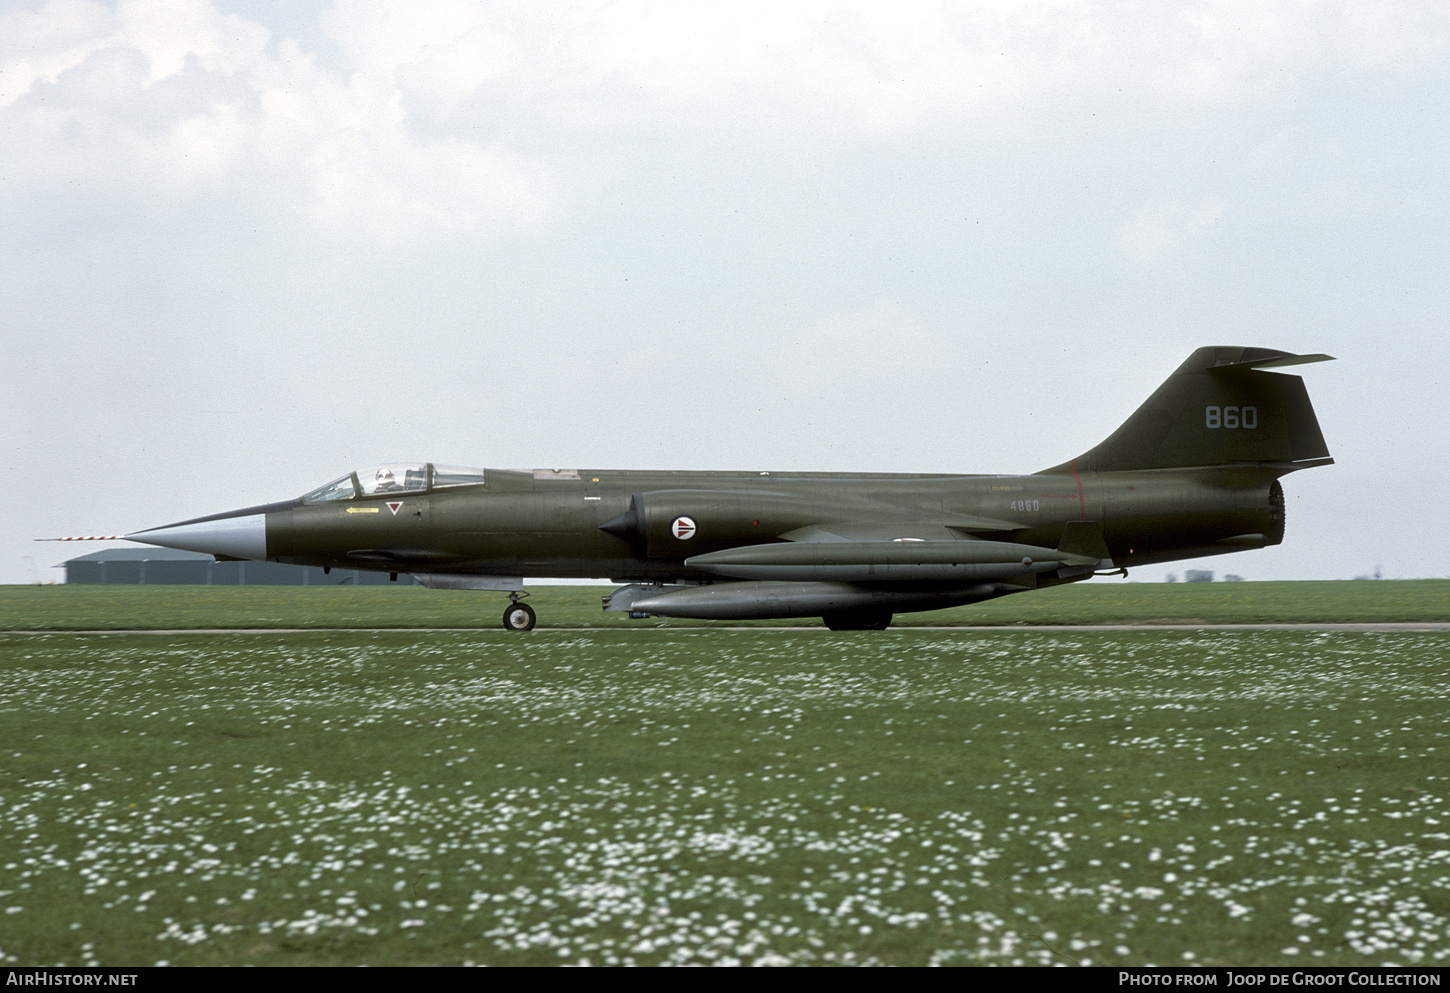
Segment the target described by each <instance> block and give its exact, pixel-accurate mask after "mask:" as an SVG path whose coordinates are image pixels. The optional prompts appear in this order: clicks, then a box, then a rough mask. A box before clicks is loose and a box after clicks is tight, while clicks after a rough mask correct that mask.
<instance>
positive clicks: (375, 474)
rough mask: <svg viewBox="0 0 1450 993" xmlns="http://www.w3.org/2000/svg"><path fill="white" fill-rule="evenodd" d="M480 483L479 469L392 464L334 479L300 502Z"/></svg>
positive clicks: (319, 501) (480, 472) (428, 463)
mask: <svg viewBox="0 0 1450 993" xmlns="http://www.w3.org/2000/svg"><path fill="white" fill-rule="evenodd" d="M483 481H484V480H483V470H482V469H472V468H469V467H467V466H458V465H434V464H433V463H432V462H393V463H390V464H388V465H380V466H375V467H374V468H372V469H368V470H365V471H362V472H350V473H348V474H347V475H346V476H342V477H341V478H339V479H334V480H333V481H332V482H330V483H328V484H327V485H326V486H319V487H318V488H317V489H315V490H313V491H312V492H310V493H308V494H306V495H304V496H303V497H302V502H303V503H326V502H327V501H329V500H354V499H357V498H358V497H364V496H381V495H383V494H385V493H422V492H424V491H425V490H437V489H442V488H444V487H447V486H477V485H478V484H480V483H482V482H483Z"/></svg>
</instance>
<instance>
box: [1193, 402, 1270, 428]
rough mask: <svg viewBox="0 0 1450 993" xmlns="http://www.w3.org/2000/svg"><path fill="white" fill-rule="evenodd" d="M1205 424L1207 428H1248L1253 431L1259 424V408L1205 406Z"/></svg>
mask: <svg viewBox="0 0 1450 993" xmlns="http://www.w3.org/2000/svg"><path fill="white" fill-rule="evenodd" d="M1203 426H1204V427H1206V428H1247V429H1248V430H1250V431H1252V430H1253V429H1254V428H1256V427H1258V426H1259V408H1257V407H1204V408H1203Z"/></svg>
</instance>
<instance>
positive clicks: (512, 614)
mask: <svg viewBox="0 0 1450 993" xmlns="http://www.w3.org/2000/svg"><path fill="white" fill-rule="evenodd" d="M523 595H524V596H528V594H527V593H525V594H523ZM519 600H520V596H519V594H517V593H510V594H509V605H508V607H507V609H505V610H504V612H503V629H504V630H505V631H532V630H533V629H534V625H535V624H537V623H538V621H539V619H538V617H537V616H536V615H535V614H534V608H533V607H530V606H529V605H528V604H526V603H520V602H519Z"/></svg>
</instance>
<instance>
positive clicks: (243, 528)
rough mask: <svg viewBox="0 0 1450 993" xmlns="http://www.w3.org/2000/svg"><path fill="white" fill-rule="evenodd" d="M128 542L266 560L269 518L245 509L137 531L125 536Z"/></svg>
mask: <svg viewBox="0 0 1450 993" xmlns="http://www.w3.org/2000/svg"><path fill="white" fill-rule="evenodd" d="M126 540H127V541H138V542H141V543H142V544H146V545H160V546H161V547H162V548H180V549H182V550H184V551H188V552H204V553H206V554H208V555H225V556H228V557H230V558H234V559H257V560H265V559H266V558H267V515H266V514H259V513H257V512H255V511H252V510H243V511H238V512H237V513H236V514H234V515H218V516H216V517H211V518H204V519H202V520H197V521H187V522H183V523H181V524H171V525H168V526H166V527H162V528H151V529H149V530H146V531H137V532H135V533H134V534H128V535H126Z"/></svg>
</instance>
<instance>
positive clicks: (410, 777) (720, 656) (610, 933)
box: [0, 583, 1450, 965]
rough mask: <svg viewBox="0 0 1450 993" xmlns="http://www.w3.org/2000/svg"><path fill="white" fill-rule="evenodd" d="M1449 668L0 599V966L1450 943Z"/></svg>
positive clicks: (1175, 637) (1233, 653)
mask: <svg viewBox="0 0 1450 993" xmlns="http://www.w3.org/2000/svg"><path fill="white" fill-rule="evenodd" d="M1326 585H1333V584H1326ZM1342 585H1343V586H1345V587H1349V586H1353V587H1356V588H1361V589H1363V588H1367V587H1390V586H1396V585H1399V584H1391V583H1383V584H1367V583H1358V584H1349V583H1346V584H1342ZM128 592H150V591H146V590H141V591H128ZM232 592H237V591H232ZM247 592H248V593H250V592H251V591H247ZM268 592H270V591H268ZM1173 592H1178V591H1173ZM1214 592H1217V591H1216V590H1215V591H1214ZM410 596H411V594H410ZM417 596H418V597H420V598H421V597H426V596H432V594H426V593H422V592H419V593H417ZM1024 599H1025V598H1024ZM398 600H399V602H403V601H404V600H405V597H404V596H403V595H402V593H401V592H400V593H399V594H398ZM132 602H133V603H135V602H136V601H134V600H133V601H132ZM1447 662H1450V635H1444V634H1400V633H1395V634H1376V633H1312V632H1273V631H1248V632H1240V631H1230V632H1222V631H1220V632H1197V633H1185V632H1181V631H1173V632H1164V631H1147V630H1145V631H1130V632H1090V633H1082V632H1023V631H1010V630H1004V631H1000V632H986V633H965V632H932V631H911V630H893V631H887V632H884V633H855V634H847V633H837V634H833V633H829V632H824V631H811V632H804V631H802V632H794V631H721V630H701V629H697V630H677V631H666V632H660V631H647V630H634V631H628V630H626V631H574V632H566V631H559V632H549V631H537V632H535V633H534V634H533V635H531V636H528V637H520V636H517V635H509V634H507V633H505V632H503V631H501V630H500V631H476V632H459V633H451V632H450V633H418V632H401V631H399V632H378V633H368V632H356V631H354V632H347V631H330V632H309V633H303V634H282V633H267V632H258V633H255V634H217V635H203V634H197V635H180V636H161V635H146V634H103V635H71V634H60V633H56V634H38V635H30V634H15V633H11V634H0V758H3V761H0V961H4V962H6V963H7V964H26V965H38V964H58V963H67V964H70V965H83V964H106V965H144V964H151V963H154V962H158V961H165V962H169V963H171V964H175V965H190V964H259V965H271V964H298V965H304V964H351V963H370V964H377V965H388V964H458V963H464V962H476V963H492V964H500V965H507V964H545V963H564V962H580V961H589V962H592V963H595V964H607V963H616V962H635V963H639V964H653V963H664V962H742V963H749V962H756V961H766V962H795V963H831V962H837V963H840V962H849V963H872V962H879V963H897V964H921V963H929V962H938V963H998V964H1019V963H1020V964H1037V963H1051V962H1059V963H1066V962H1091V963H1093V964H1098V965H1117V964H1144V963H1157V964H1170V963H1183V962H1194V963H1200V964H1273V963H1285V964H1298V965H1321V964H1324V965H1327V964H1356V965H1372V964H1380V963H1385V962H1395V963H1400V964H1412V963H1420V964H1444V963H1445V962H1446V961H1447V958H1450V833H1447V832H1450V794H1447V790H1446V786H1447V782H1446V779H1447V776H1450V771H1447V769H1450V767H1447V765H1446V763H1445V761H1444V758H1443V753H1442V752H1440V751H1439V749H1441V748H1445V747H1447V740H1446V739H1447V729H1450V720H1447V717H1446V714H1445V708H1444V700H1445V698H1446V696H1447V691H1450V668H1447Z"/></svg>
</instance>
